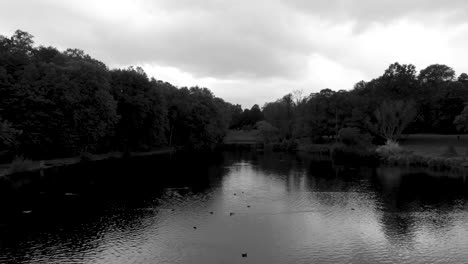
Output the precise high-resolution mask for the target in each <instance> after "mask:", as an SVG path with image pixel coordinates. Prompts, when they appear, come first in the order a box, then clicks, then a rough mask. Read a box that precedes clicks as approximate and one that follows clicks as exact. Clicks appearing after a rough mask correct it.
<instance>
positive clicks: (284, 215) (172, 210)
mask: <svg viewBox="0 0 468 264" xmlns="http://www.w3.org/2000/svg"><path fill="white" fill-rule="evenodd" d="M0 214H1V217H0V263H200V264H209V263H278V264H279V263H281V264H284V263H466V260H467V259H468V184H467V183H466V181H465V179H464V178H463V177H457V176H453V175H452V176H450V175H443V174H435V173H434V174H432V173H428V172H424V171H418V170H415V169H403V168H389V167H387V168H384V167H381V168H366V167H357V168H349V167H348V168H345V167H340V166H337V165H334V164H332V163H330V162H328V161H319V160H317V159H315V158H314V157H310V156H308V155H306V154H286V153H270V154H264V153H256V152H230V153H227V152H226V153H219V154H210V155H207V154H206V155H205V154H204V155H202V154H198V155H175V156H167V155H166V156H155V157H146V158H135V159H132V160H126V161H118V160H114V161H108V162H100V163H97V164H93V163H89V164H84V165H80V167H79V168H76V167H75V168H69V169H61V170H58V171H56V172H55V173H53V174H51V175H47V176H46V177H43V178H42V179H41V180H40V181H37V182H33V183H32V184H31V186H29V187H27V188H24V189H22V190H21V191H19V192H18V193H15V194H12V195H11V196H8V201H3V202H2V207H1V211H0Z"/></svg>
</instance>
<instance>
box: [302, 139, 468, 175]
mask: <svg viewBox="0 0 468 264" xmlns="http://www.w3.org/2000/svg"><path fill="white" fill-rule="evenodd" d="M467 149H468V136H466V135H460V136H458V135H434V134H430V135H422V134H417V135H408V136H406V137H405V138H404V139H403V140H402V141H401V143H400V144H398V145H396V146H390V147H386V146H381V147H370V148H368V149H363V148H358V147H345V146H342V145H340V144H335V143H328V144H313V143H310V142H308V141H307V140H302V141H300V142H299V146H298V151H303V152H307V153H311V154H314V155H320V156H321V157H328V158H329V159H331V160H334V161H337V162H338V163H339V164H343V163H344V164H363V163H364V164H366V163H376V164H382V165H390V166H407V167H419V168H428V169H431V170H436V171H456V172H457V171H459V172H467V171H468V151H467Z"/></svg>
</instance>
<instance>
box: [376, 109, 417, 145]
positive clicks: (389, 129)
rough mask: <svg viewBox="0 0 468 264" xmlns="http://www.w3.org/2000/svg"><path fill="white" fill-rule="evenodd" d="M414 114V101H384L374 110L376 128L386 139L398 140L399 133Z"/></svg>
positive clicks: (411, 119)
mask: <svg viewBox="0 0 468 264" xmlns="http://www.w3.org/2000/svg"><path fill="white" fill-rule="evenodd" d="M415 116H416V108H415V107H414V103H411V102H404V101H384V102H383V103H382V105H381V106H380V107H379V108H377V110H376V111H375V118H376V120H377V123H376V130H377V133H379V134H380V135H381V136H382V137H384V138H385V139H387V140H398V139H399V138H400V137H401V133H402V132H403V130H404V129H405V128H406V126H408V124H409V123H410V122H411V121H413V119H414V117H415Z"/></svg>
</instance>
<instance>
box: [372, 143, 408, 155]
mask: <svg viewBox="0 0 468 264" xmlns="http://www.w3.org/2000/svg"><path fill="white" fill-rule="evenodd" d="M375 151H376V152H377V153H378V154H379V155H381V156H384V157H386V156H391V155H399V154H404V153H406V151H405V150H404V149H403V148H402V147H401V146H400V144H398V142H396V141H394V140H391V139H389V140H387V142H386V143H385V145H381V146H378V147H377V148H376V149H375Z"/></svg>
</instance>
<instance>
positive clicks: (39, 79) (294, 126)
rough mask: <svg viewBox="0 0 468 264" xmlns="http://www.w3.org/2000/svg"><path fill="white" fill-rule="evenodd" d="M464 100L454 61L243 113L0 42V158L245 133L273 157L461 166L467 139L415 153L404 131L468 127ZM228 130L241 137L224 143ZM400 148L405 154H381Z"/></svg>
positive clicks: (121, 72) (18, 39)
mask: <svg viewBox="0 0 468 264" xmlns="http://www.w3.org/2000/svg"><path fill="white" fill-rule="evenodd" d="M466 102H468V75H467V74H465V73H462V74H460V75H458V76H456V74H455V71H454V70H453V69H452V68H450V67H449V66H447V65H440V64H434V65H430V66H428V67H426V68H425V69H422V70H421V71H419V72H417V71H416V67H415V66H414V65H412V64H400V63H393V64H391V65H390V66H389V67H388V68H387V69H386V70H385V71H384V73H383V74H382V75H381V76H379V77H376V78H374V79H372V80H369V81H360V82H358V83H357V84H356V85H355V86H354V87H353V88H352V89H350V90H346V91H345V90H340V91H333V90H331V89H323V90H321V91H320V92H317V93H312V94H309V95H307V94H304V93H303V92H300V91H295V92H292V93H290V94H287V95H285V96H283V97H282V98H280V99H278V100H276V101H274V102H269V103H266V104H264V105H263V107H260V106H259V105H254V106H252V107H251V108H250V109H242V107H241V106H240V105H233V104H231V103H228V102H225V101H224V100H223V99H221V98H218V97H216V96H214V95H213V93H212V92H211V91H210V90H208V89H207V88H200V87H190V88H189V87H181V88H178V87H175V86H173V85H171V84H170V83H167V82H164V81H161V80H156V79H155V78H148V76H147V75H146V73H145V72H144V71H143V69H142V68H139V67H129V68H125V69H109V68H108V67H107V66H106V65H105V64H104V63H102V62H100V61H99V60H96V59H94V58H92V57H91V56H89V55H88V54H86V53H85V52H84V51H82V50H79V49H67V50H65V51H60V50H58V49H56V48H54V47H44V46H35V45H34V42H33V36H32V35H30V34H29V33H27V32H24V31H21V30H18V31H16V32H15V33H14V34H13V36H10V37H5V36H0V159H2V158H3V160H1V161H2V162H9V161H11V160H12V159H13V158H14V157H15V156H18V157H24V159H25V160H29V159H42V160H44V159H51V158H58V157H80V156H82V157H86V156H88V155H89V154H90V153H92V154H104V153H112V152H121V153H130V152H136V151H140V152H141V151H151V150H154V149H158V148H165V147H172V146H177V147H183V148H185V149H190V150H206V149H213V148H214V147H215V146H217V145H219V144H222V143H223V141H224V143H226V142H231V141H232V142H236V140H242V137H243V135H242V132H239V131H244V132H245V131H247V133H251V134H250V135H249V137H248V140H247V141H249V142H254V143H261V144H264V145H265V146H266V147H269V148H272V149H274V150H289V151H291V150H298V149H299V150H303V151H309V152H318V153H325V152H328V153H329V154H330V155H332V156H334V157H340V159H343V160H348V161H349V160H354V158H356V159H360V158H362V157H374V156H375V155H378V156H380V157H381V158H383V159H384V160H390V159H393V158H390V157H397V156H398V157H401V156H402V155H406V156H408V155H409V153H412V154H411V155H417V156H421V157H423V158H424V157H428V156H431V157H439V156H441V157H442V156H444V158H451V159H453V158H458V157H459V156H463V157H464V156H466V154H467V151H466V150H461V149H460V145H462V142H463V140H462V139H461V138H460V137H456V136H450V137H452V139H453V140H452V141H451V143H450V144H447V145H444V146H442V147H443V148H444V149H447V150H449V148H450V147H453V149H452V151H444V153H445V154H444V155H442V154H440V155H439V154H437V153H436V152H435V151H434V150H433V149H430V148H425V147H421V146H420V147H419V149H418V148H416V150H411V146H412V145H411V144H410V142H411V141H408V138H407V136H406V135H407V134H415V133H417V134H427V133H431V134H447V135H449V134H457V133H464V132H466V131H468V107H466V105H465V103H466ZM228 129H231V131H238V132H239V133H240V134H238V135H237V136H231V137H227V138H226V137H225V136H226V133H227V131H228ZM248 131H254V132H248ZM232 133H235V132H231V135H233V134H232ZM236 137H237V138H236ZM389 142H390V143H389ZM433 142H434V141H427V142H426V143H424V144H427V145H429V146H430V145H431V144H433ZM386 143H387V144H386ZM385 144H386V145H385ZM392 144H394V145H395V144H399V145H398V146H401V147H402V148H403V150H404V151H407V152H404V151H403V152H404V153H403V154H402V152H398V153H397V154H396V153H394V152H393V151H383V149H385V148H392V147H391V145H392ZM424 144H423V145H424ZM380 145H384V146H383V147H378V146H380ZM455 146H457V148H455ZM467 147H468V145H467ZM411 151H413V152H411ZM418 151H419V152H418ZM421 152H423V153H421ZM424 152H427V153H424ZM454 153H456V154H454ZM461 153H462V154H461ZM353 155H354V156H353ZM406 156H405V157H406ZM449 156H450V157H449ZM395 159H396V158H395ZM0 163H1V162H0Z"/></svg>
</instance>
